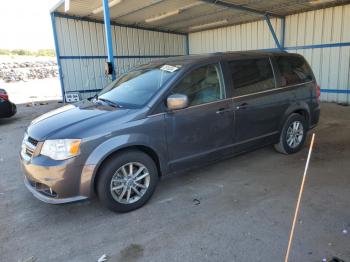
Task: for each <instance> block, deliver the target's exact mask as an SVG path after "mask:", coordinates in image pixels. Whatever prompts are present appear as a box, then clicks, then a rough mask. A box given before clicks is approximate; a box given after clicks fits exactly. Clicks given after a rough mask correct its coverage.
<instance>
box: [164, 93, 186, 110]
mask: <svg viewBox="0 0 350 262" xmlns="http://www.w3.org/2000/svg"><path fill="white" fill-rule="evenodd" d="M167 107H168V109H169V110H177V109H183V108H186V107H188V97H187V96H186V95H183V94H173V95H170V96H168V98H167Z"/></svg>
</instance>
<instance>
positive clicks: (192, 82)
mask: <svg viewBox="0 0 350 262" xmlns="http://www.w3.org/2000/svg"><path fill="white" fill-rule="evenodd" d="M220 76H221V74H220V67H219V66H218V65H207V66H203V67H200V68H197V69H195V70H193V71H192V72H191V73H190V74H188V75H187V76H185V77H184V79H183V80H182V81H181V82H180V84H178V85H177V86H176V87H175V88H174V90H173V93H177V94H184V95H187V96H188V100H189V105H190V106H194V105H200V104H205V103H210V102H214V101H217V100H220V99H223V98H224V85H223V84H222V79H221V77H220Z"/></svg>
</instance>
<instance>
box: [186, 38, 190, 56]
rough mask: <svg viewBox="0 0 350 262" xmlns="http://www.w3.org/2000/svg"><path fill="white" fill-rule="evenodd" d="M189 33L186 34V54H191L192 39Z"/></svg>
mask: <svg viewBox="0 0 350 262" xmlns="http://www.w3.org/2000/svg"><path fill="white" fill-rule="evenodd" d="M189 38H190V37H189V35H188V34H187V35H186V55H189V54H190V39H189Z"/></svg>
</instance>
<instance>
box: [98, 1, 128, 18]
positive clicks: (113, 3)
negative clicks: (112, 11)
mask: <svg viewBox="0 0 350 262" xmlns="http://www.w3.org/2000/svg"><path fill="white" fill-rule="evenodd" d="M121 1H122V0H113V1H111V2H109V3H108V6H109V8H111V7H113V6H115V5H117V4H120V3H121ZM102 11H103V6H100V7H99V8H96V9H95V10H93V11H92V13H93V14H95V15H96V14H98V13H101V12H102Z"/></svg>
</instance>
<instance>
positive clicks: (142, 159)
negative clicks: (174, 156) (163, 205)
mask: <svg viewBox="0 0 350 262" xmlns="http://www.w3.org/2000/svg"><path fill="white" fill-rule="evenodd" d="M129 162H139V163H141V164H143V165H145V166H146V168H147V169H148V172H149V174H150V184H149V187H148V189H147V191H146V193H145V194H144V195H143V196H142V197H141V198H140V199H139V200H138V201H136V202H135V203H131V204H123V203H119V202H117V201H116V200H115V199H114V198H113V196H112V194H111V192H110V183H111V179H112V177H113V175H114V173H115V172H116V171H117V170H118V169H119V168H120V167H121V166H123V165H125V164H127V163H129ZM158 180H159V177H158V170H157V167H156V165H155V163H154V161H153V160H152V158H150V157H149V156H148V155H146V154H145V153H143V152H139V151H125V152H121V153H120V154H118V155H116V157H113V158H112V159H110V160H108V161H107V162H106V163H104V166H103V168H102V170H101V171H100V173H99V179H98V185H97V193H98V197H99V199H100V201H101V202H102V203H103V204H104V205H105V206H106V207H107V208H109V209H110V210H112V211H115V212H129V211H132V210H135V209H137V208H140V207H141V206H143V205H144V204H145V203H146V202H147V201H148V200H149V199H150V197H151V196H152V194H153V192H154V190H155V188H156V186H157V183H158Z"/></svg>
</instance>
